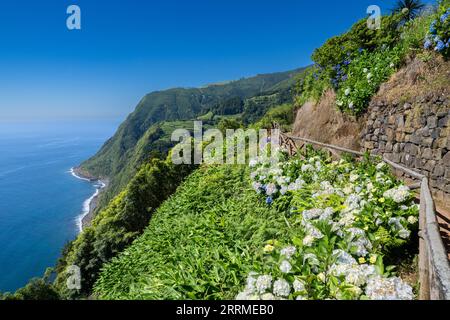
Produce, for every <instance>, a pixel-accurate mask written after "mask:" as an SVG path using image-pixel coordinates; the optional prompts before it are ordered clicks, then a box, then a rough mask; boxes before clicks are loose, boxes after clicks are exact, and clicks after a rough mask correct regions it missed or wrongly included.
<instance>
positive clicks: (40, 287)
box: [0, 278, 60, 300]
mask: <svg viewBox="0 0 450 320" xmlns="http://www.w3.org/2000/svg"><path fill="white" fill-rule="evenodd" d="M59 299H60V296H59V294H58V292H57V291H56V289H55V288H54V287H53V285H52V284H50V283H48V282H47V281H46V280H45V279H41V278H35V279H32V280H30V282H28V284H27V285H26V286H25V287H23V288H20V289H18V290H17V291H16V292H15V293H14V294H11V293H5V294H3V296H2V295H1V294H0V300H59Z"/></svg>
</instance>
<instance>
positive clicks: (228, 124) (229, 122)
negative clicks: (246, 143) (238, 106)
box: [217, 118, 244, 134]
mask: <svg viewBox="0 0 450 320" xmlns="http://www.w3.org/2000/svg"><path fill="white" fill-rule="evenodd" d="M243 127H244V125H243V124H242V122H241V121H239V120H237V119H233V118H222V119H221V120H220V121H219V123H218V124H217V129H219V130H220V131H221V132H222V133H223V134H226V130H227V129H233V130H236V129H239V128H243Z"/></svg>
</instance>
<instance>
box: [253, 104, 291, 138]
mask: <svg viewBox="0 0 450 320" xmlns="http://www.w3.org/2000/svg"><path fill="white" fill-rule="evenodd" d="M273 123H278V124H279V125H280V126H281V129H282V131H290V129H291V126H292V124H293V123H294V106H293V104H290V103H286V104H282V105H280V106H277V107H274V108H272V109H270V110H269V111H268V112H267V113H266V114H265V115H264V116H263V117H262V118H261V119H260V120H259V121H258V122H256V123H255V124H253V125H251V127H252V128H255V129H270V128H272V124H273Z"/></svg>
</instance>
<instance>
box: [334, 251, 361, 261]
mask: <svg viewBox="0 0 450 320" xmlns="http://www.w3.org/2000/svg"><path fill="white" fill-rule="evenodd" d="M333 256H335V257H336V264H350V265H351V264H356V259H355V258H353V257H352V256H351V255H350V254H349V253H347V252H345V251H344V250H342V249H336V250H334V251H333Z"/></svg>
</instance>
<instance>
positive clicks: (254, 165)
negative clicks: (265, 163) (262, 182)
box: [248, 158, 258, 168]
mask: <svg viewBox="0 0 450 320" xmlns="http://www.w3.org/2000/svg"><path fill="white" fill-rule="evenodd" d="M257 164H258V159H256V158H254V159H251V160H250V161H249V163H248V165H249V166H250V167H251V168H254V167H256V165H257Z"/></svg>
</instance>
